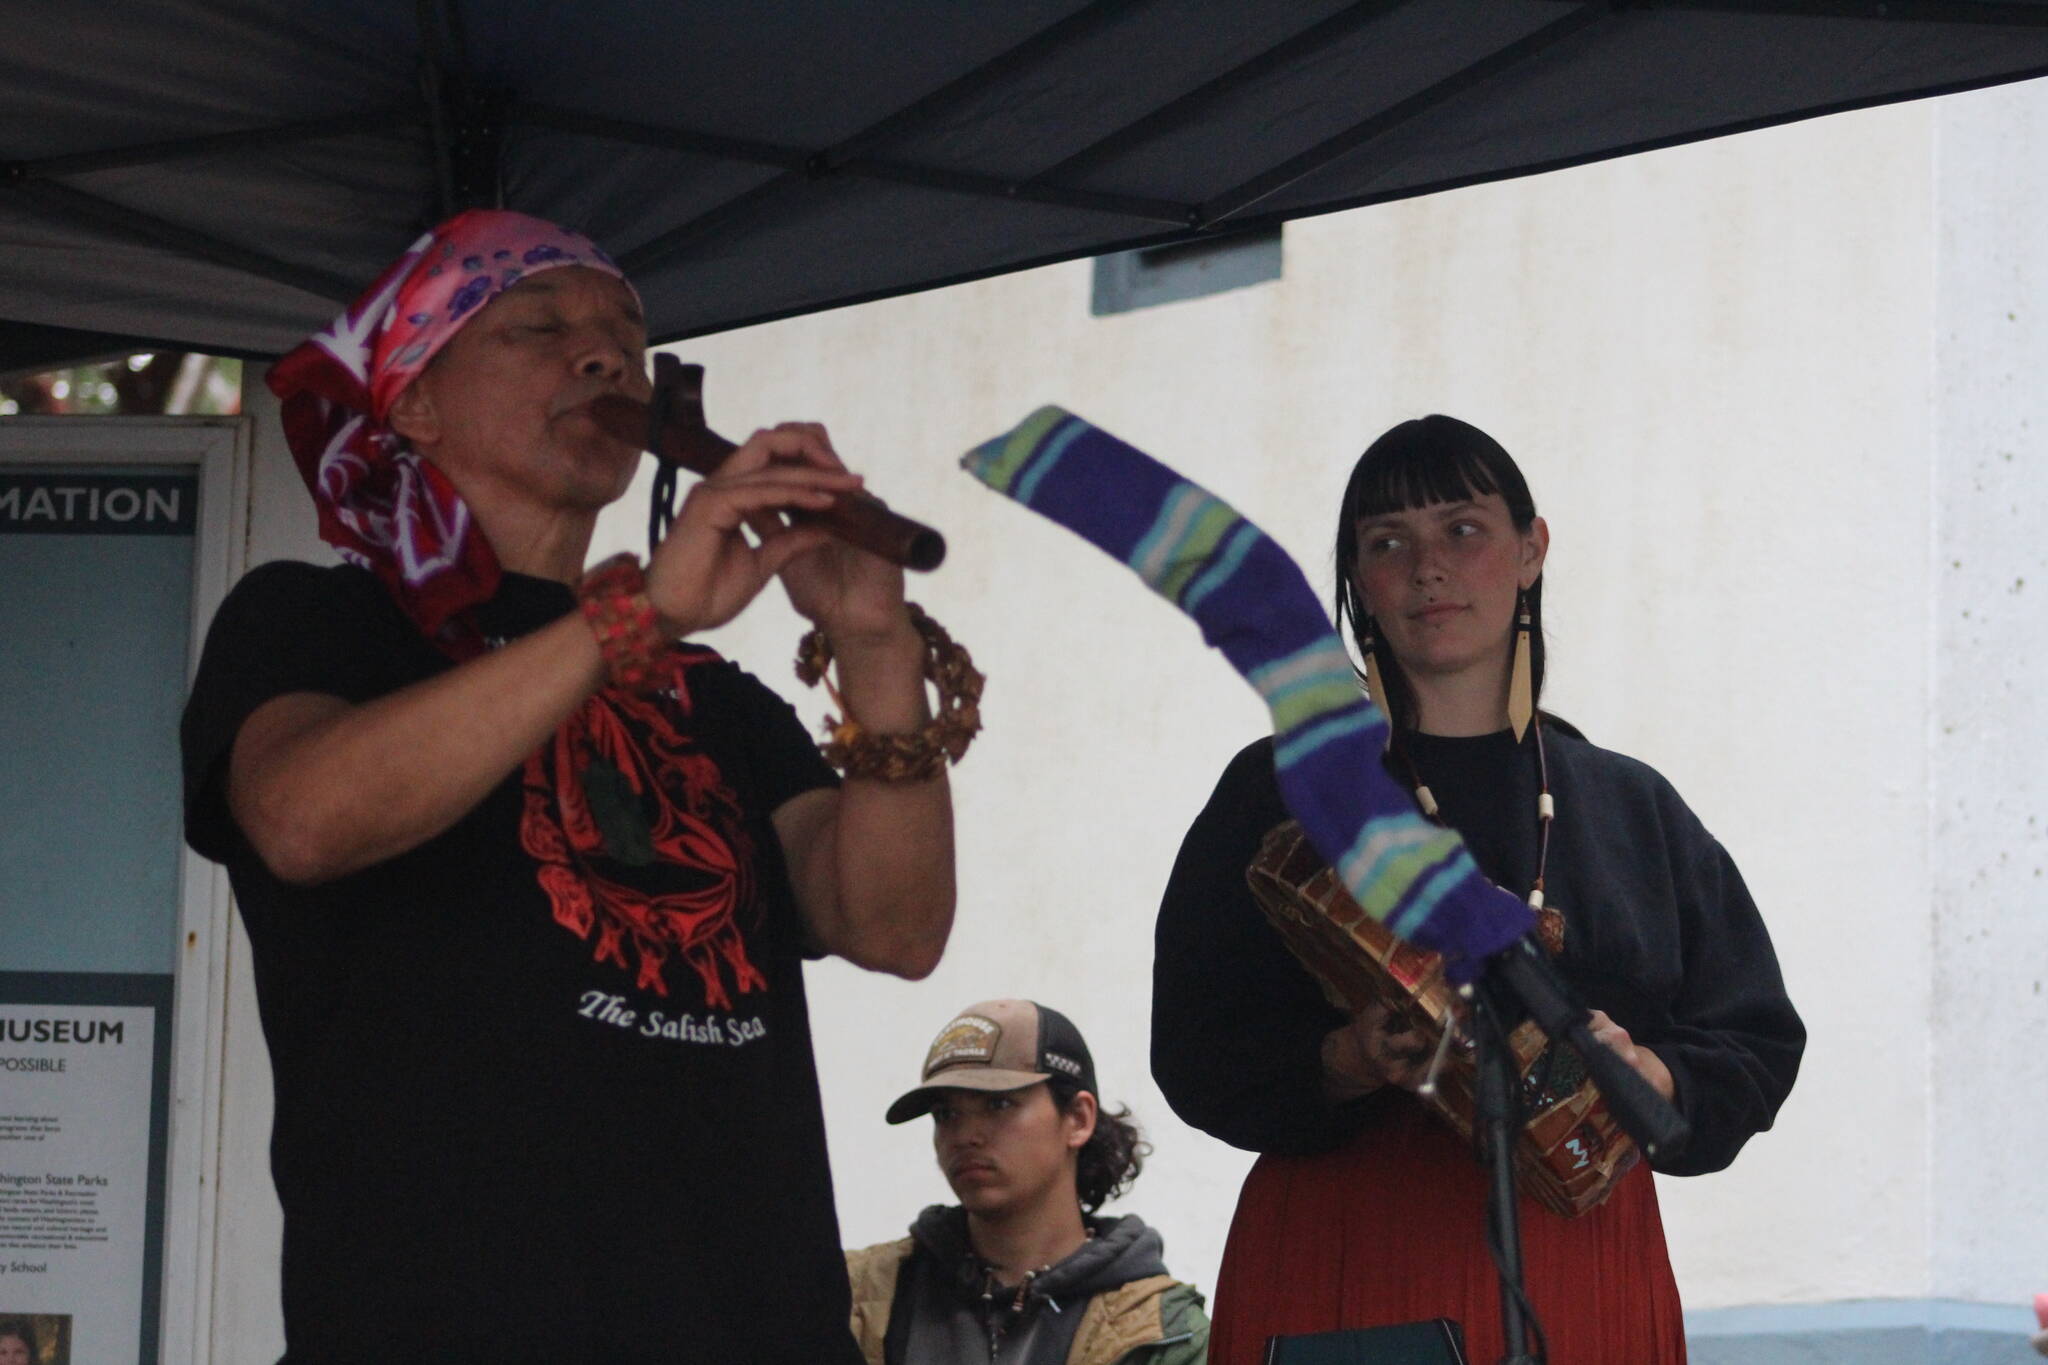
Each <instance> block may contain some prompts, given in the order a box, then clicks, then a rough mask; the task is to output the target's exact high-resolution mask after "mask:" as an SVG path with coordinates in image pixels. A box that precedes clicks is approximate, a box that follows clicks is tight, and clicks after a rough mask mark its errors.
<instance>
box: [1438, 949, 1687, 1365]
mask: <svg viewBox="0 0 2048 1365" xmlns="http://www.w3.org/2000/svg"><path fill="white" fill-rule="evenodd" d="M1460 994H1461V995H1463V996H1464V998H1465V1000H1466V1001H1467V1002H1468V1004H1469V1005H1470V1006H1471V1014H1472V1045H1473V1049H1474V1057H1473V1063H1474V1066H1475V1068H1476V1071H1477V1075H1476V1077H1475V1080H1474V1086H1473V1092H1474V1102H1475V1113H1474V1128H1475V1130H1476V1131H1477V1132H1479V1133H1481V1134H1482V1135H1483V1137H1482V1142H1483V1146H1484V1148H1485V1157H1486V1163H1487V1171H1488V1175H1489V1179H1490V1184H1489V1187H1488V1189H1489V1198H1488V1200H1487V1233H1488V1236H1490V1237H1491V1238H1492V1239H1493V1247H1494V1254H1495V1262H1496V1265H1497V1266H1498V1268H1499V1270H1500V1280H1501V1285H1500V1321H1501V1340H1502V1342H1503V1344H1504V1346H1505V1348H1506V1352H1507V1353H1506V1354H1505V1355H1503V1356H1502V1357H1501V1365H1537V1363H1536V1357H1534V1356H1532V1355H1530V1354H1529V1332H1528V1328H1529V1320H1528V1315H1527V1313H1526V1307H1527V1303H1528V1299H1527V1297H1526V1295H1525V1293H1524V1289H1523V1284H1522V1236H1521V1224H1520V1219H1519V1213H1518V1209H1517V1207H1516V1194H1515V1142H1516V1140H1517V1139H1518V1137H1519V1136H1520V1134H1519V1132H1518V1130H1519V1128H1520V1120H1521V1105H1520V1103H1519V1100H1520V1092H1521V1079H1522V1078H1521V1076H1520V1075H1519V1074H1517V1072H1516V1069H1515V1061H1514V1052H1513V1050H1512V1049H1511V1048H1509V1046H1508V1042H1507V1031H1508V1027H1509V1025H1510V1022H1511V1020H1510V1019H1509V1017H1508V1015H1509V1012H1508V1010H1507V1008H1506V1006H1507V1005H1508V1004H1509V1003H1510V1002H1512V1003H1516V1004H1519V1005H1520V1006H1521V1008H1522V1009H1523V1010H1524V1011H1526V1012H1527V1014H1528V1016H1529V1018H1530V1019H1532V1020H1534V1021H1535V1023H1536V1027H1538V1028H1539V1029H1541V1030H1543V1033H1544V1035H1545V1036H1546V1037H1548V1038H1549V1039H1550V1042H1551V1046H1553V1047H1557V1046H1560V1045H1564V1046H1569V1047H1570V1048H1571V1049H1572V1051H1574V1052H1576V1053H1577V1054H1578V1055H1579V1058H1580V1060H1581V1061H1583V1062H1584V1063H1585V1064H1586V1070H1587V1072H1588V1073H1589V1074H1590V1075H1591V1076H1592V1078H1593V1083H1594V1084H1595V1085H1596V1086H1597V1087H1598V1088H1599V1090H1600V1095H1601V1098H1602V1099H1604V1100H1605V1101H1606V1102H1607V1110H1608V1112H1609V1113H1610V1114H1612V1115H1613V1116H1614V1121H1615V1122H1616V1123H1618V1124H1620V1125H1621V1128H1622V1131H1624V1132H1626V1133H1627V1134H1628V1135H1629V1136H1630V1137H1632V1138H1634V1139H1635V1142H1636V1146H1637V1147H1639V1148H1641V1149H1642V1153H1643V1157H1644V1159H1646V1160H1647V1159H1648V1158H1650V1157H1654V1156H1657V1155H1659V1154H1660V1153H1664V1152H1675V1151H1677V1150H1678V1149H1679V1148H1681V1147H1683V1146H1684V1145H1685V1143H1686V1141H1687V1139H1688V1138H1690V1137H1691V1136H1692V1130H1691V1128H1690V1126H1689V1125H1688V1124H1687V1123H1686V1121H1685V1119H1684V1118H1683V1117H1682V1116H1681V1115H1680V1114H1679V1112H1678V1111H1677V1110H1676V1109H1674V1108H1672V1107H1671V1104H1670V1102H1669V1101H1668V1100H1666V1099H1665V1098H1664V1097H1663V1096H1662V1095H1659V1094H1658V1093H1657V1091H1656V1088H1655V1087H1654V1086H1652V1085H1651V1084H1650V1083H1649V1082H1648V1081H1646V1080H1644V1079H1643V1078H1642V1076H1641V1075H1640V1074H1638V1073H1637V1071H1636V1069H1635V1068H1634V1067H1632V1066H1630V1065H1629V1064H1628V1063H1627V1062H1625V1061H1623V1060H1622V1059H1621V1056H1620V1054H1618V1053H1616V1052H1615V1051H1614V1050H1613V1049H1612V1048H1610V1047H1607V1046H1606V1045H1605V1044H1603V1043H1600V1042H1597V1041H1595V1039H1594V1037H1593V1031H1592V1029H1591V1028H1589V1027H1588V1024H1589V1022H1590V1021H1591V1019H1592V1014H1591V1012H1590V1011H1588V1010H1587V1009H1586V1007H1585V1006H1584V1005H1581V1004H1580V1003H1579V1002H1578V1001H1577V1000H1575V999H1573V997H1572V994H1571V991H1570V989H1569V988H1568V987H1567V986H1566V985H1565V984H1564V979H1563V978H1562V977H1561V976H1559V974H1558V971H1557V967H1556V965H1555V964H1554V963H1552V962H1551V960H1550V956H1549V954H1547V953H1545V952H1544V951H1543V949H1542V948H1541V947H1540V946H1539V945H1538V944H1537V943H1536V941H1535V940H1534V939H1533V938H1523V939H1521V940H1520V941H1519V942H1517V943H1516V944H1515V945H1514V946H1513V947H1511V948H1509V949H1507V950H1506V951H1505V952H1502V953H1499V954H1497V955H1495V956H1494V957H1492V958H1490V959H1489V960H1488V962H1487V966H1486V970H1485V972H1484V973H1482V974H1481V976H1480V979H1479V981H1478V982H1477V983H1476V984H1475V985H1471V986H1466V987H1464V988H1462V990H1461V992H1460Z"/></svg>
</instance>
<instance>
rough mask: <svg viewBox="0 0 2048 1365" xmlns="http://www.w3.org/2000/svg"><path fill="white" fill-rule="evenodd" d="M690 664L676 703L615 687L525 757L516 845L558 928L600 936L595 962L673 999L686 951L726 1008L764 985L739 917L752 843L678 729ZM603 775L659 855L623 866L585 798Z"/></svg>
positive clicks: (747, 894) (716, 1002) (714, 1000)
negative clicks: (625, 794)
mask: <svg viewBox="0 0 2048 1365" xmlns="http://www.w3.org/2000/svg"><path fill="white" fill-rule="evenodd" d="M714 657H715V656H714ZM687 663H688V660H687V658H686V657H678V659H677V661H676V667H675V693H674V695H673V696H672V697H671V696H669V695H668V694H666V693H664V694H661V695H657V696H640V695H635V694H632V693H628V692H622V691H618V690H615V689H613V688H605V689H604V690H603V691H601V692H599V693H597V695H595V696H593V697H591V698H590V699H589V700H588V701H586V702H584V703H583V705H582V706H581V707H579V708H578V709H577V711H576V713H575V714H574V715H572V716H571V717H569V719H568V720H567V721H565V722H563V724H562V726H561V728H560V729H559V730H557V731H556V732H555V735H554V738H553V739H552V740H551V741H549V742H548V743H547V744H546V745H544V746H542V748H541V749H540V750H538V751H537V752H536V753H534V754H533V755H532V756H530V757H529V758H528V759H527V760H526V771H525V784H526V802H525V811H524V814H523V816H522V818H521V820H520V826H519V841H520V844H521V846H522V847H524V848H525V850H526V852H527V853H528V854H529V855H530V856H532V857H533V858H535V859H537V860H538V861H539V863H540V867H539V870H538V876H539V879H540V884H541V888H542V889H543V890H545V891H546V892H547V894H548V899H549V900H550V901H551V902H552V903H553V906H554V914H555V922H556V923H558V924H560V925H562V926H563V927H565V928H567V929H569V930H571V931H572V932H574V933H575V934H576V936H577V937H579V938H583V939H589V938H591V937H592V935H593V933H594V934H595V936H596V940H597V941H596V946H595V948H594V951H593V955H594V956H595V957H596V959H597V960H598V961H600V962H612V963H616V964H617V965H618V966H619V967H621V968H624V969H626V970H631V971H635V985H636V986H638V987H639V988H640V989H642V990H651V991H653V992H655V993H656V994H658V995H667V994H668V982H667V979H666V969H667V967H668V963H669V960H670V958H671V957H672V956H674V955H678V954H679V955H680V956H681V957H682V958H683V960H684V961H686V962H688V963H689V964H690V966H691V967H693V968H695V969H696V972H697V976H698V978H699V979H700V980H701V981H702V982H703V984H704V1003H705V1004H706V1005H707V1006H709V1007H710V1008H713V1009H730V1008H731V1007H732V995H731V993H730V992H729V991H728V989H727V981H728V980H730V982H731V987H732V990H736V991H738V992H739V993H741V994H746V993H748V992H750V991H756V990H764V989H766V988H767V985H768V980H767V978H766V977H765V976H763V975H762V974H761V972H760V970H759V969H758V968H756V967H755V966H754V964H753V963H752V962H751V961H750V960H749V959H748V957H747V949H746V941H745V939H744V937H743V936H742V934H741V929H740V923H739V912H740V911H741V910H742V909H743V908H745V909H751V908H752V907H753V906H754V904H755V899H754V848H753V840H752V839H751V838H750V837H749V836H748V834H747V830H746V824H745V817H744V816H743V814H742V813H741V810H740V804H739V800H738V798H737V797H735V796H734V795H733V793H732V791H731V789H730V788H728V787H727V786H726V784H725V779H724V775H723V774H722V773H720V772H719V770H718V765H717V764H716V763H714V762H713V761H712V760H711V757H710V756H709V755H708V754H706V753H704V752H703V750H702V749H700V748H699V747H698V745H697V742H696V740H695V738H694V737H693V736H691V735H690V734H689V733H687V732H686V731H684V730H683V729H681V728H679V727H678V725H677V718H678V714H680V715H681V717H683V718H687V717H688V714H689V710H690V701H689V691H688V688H687V687H686V686H685V684H684V681H683V675H684V672H685V669H686V667H687ZM595 770H604V771H606V773H607V775H608V776H610V779H611V781H613V782H615V783H616V782H618V781H619V778H620V776H622V777H623V785H624V786H625V787H626V788H627V789H629V790H630V792H631V794H632V797H633V798H636V799H635V802H634V803H635V804H636V805H637V808H638V814H639V816H640V817H642V818H644V820H645V824H646V830H645V833H646V836H647V845H648V849H647V850H646V851H651V853H652V855H653V856H652V858H651V860H650V859H646V858H645V857H644V851H643V855H642V856H640V857H635V858H632V859H631V860H627V859H622V858H621V857H620V856H619V852H620V851H619V850H618V849H617V848H616V847H614V846H609V845H608V844H607V841H606V837H605V833H606V831H605V829H604V827H603V825H602V823H601V820H600V816H599V815H598V814H595V813H593V801H592V794H591V791H589V790H587V789H586V785H587V784H586V781H585V777H586V775H587V774H590V773H592V772H593V771H595ZM614 774H615V775H616V776H614ZM590 785H595V784H594V783H592V784H590ZM614 843H616V836H615V839H614ZM636 864H644V865H636ZM629 943H630V944H631V945H632V949H633V954H634V956H635V957H636V958H637V959H638V961H637V968H636V964H635V963H633V962H629V961H628V959H627V953H626V948H627V945H628V944H629Z"/></svg>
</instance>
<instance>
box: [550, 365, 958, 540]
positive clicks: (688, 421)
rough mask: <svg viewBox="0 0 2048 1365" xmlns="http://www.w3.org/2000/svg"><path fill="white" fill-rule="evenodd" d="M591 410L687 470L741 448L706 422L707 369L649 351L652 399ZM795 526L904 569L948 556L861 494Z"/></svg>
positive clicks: (706, 470)
mask: <svg viewBox="0 0 2048 1365" xmlns="http://www.w3.org/2000/svg"><path fill="white" fill-rule="evenodd" d="M590 415H591V417H592V418H593V419H595V420H596V422H597V423H598V425H600V426H602V427H603V428H604V429H605V430H607V431H609V432H611V434H612V435H614V436H616V437H618V438H619V439H620V440H622V441H631V442H633V443H634V444H636V445H638V446H640V447H641V448H643V449H645V450H647V451H648V452H649V453H651V454H652V455H653V456H654V457H655V458H656V459H658V460H664V461H667V462H669V463H671V464H675V465H680V466H681V467H682V468H684V469H687V470H690V471H691V472H692V473H695V474H700V475H706V476H708V475H710V474H712V473H714V472H715V471H716V470H717V469H718V467H719V466H720V465H721V464H724V463H725V459H726V457H727V456H728V455H730V454H732V453H733V451H735V450H737V449H739V447H738V446H737V445H736V444H734V443H733V442H731V441H728V440H726V439H725V437H723V436H720V435H719V434H718V433H717V432H715V431H713V430H712V429H711V428H710V426H709V425H707V424H706V422H705V420H704V367H703V366H702V365H685V364H684V363H683V362H681V361H679V360H677V359H676V358H675V357H674V356H672V355H668V354H665V353H664V354H657V355H656V356H655V357H654V397H653V399H652V401H650V402H646V403H642V402H641V401H640V400H638V399H636V398H628V397H626V396H625V395H624V394H609V393H608V394H605V395H603V396H602V397H599V398H595V399H593V400H591V404H590ZM787 515H788V516H789V519H790V520H791V521H792V522H795V523H796V524H798V525H813V526H819V527H822V528H824V529H825V530H826V531H829V532H830V533H831V534H833V535H835V536H837V537H838V538H839V539H841V540H843V541H845V542H846V543H847V544H849V545H854V546H858V547H859V548H861V549H863V550H866V551H868V552H869V553H870V554H876V555H880V556H881V557H882V558H884V559H886V560H889V561H890V562H892V563H895V564H901V565H902V566H903V567H904V568H906V569H916V570H918V571H920V572H925V573H929V572H930V571H931V570H933V569H936V568H938V567H939V565H940V564H942V563H944V562H945V558H946V538H945V537H944V536H942V535H940V534H939V532H938V531H937V530H935V529H934V528H932V527H930V526H927V525H925V524H924V523H923V522H921V521H912V520H911V519H910V518H909V517H906V516H902V515H899V514H898V513H895V512H891V511H890V510H889V509H888V508H886V507H884V506H883V505H882V504H881V503H880V502H879V501H877V500H876V499H874V498H872V497H870V496H868V495H867V494H865V493H843V494H841V495H839V498H838V500H837V501H835V502H834V503H833V504H832V505H831V506H830V507H827V508H825V509H823V510H822V511H816V512H813V511H792V512H790V513H788V514H787Z"/></svg>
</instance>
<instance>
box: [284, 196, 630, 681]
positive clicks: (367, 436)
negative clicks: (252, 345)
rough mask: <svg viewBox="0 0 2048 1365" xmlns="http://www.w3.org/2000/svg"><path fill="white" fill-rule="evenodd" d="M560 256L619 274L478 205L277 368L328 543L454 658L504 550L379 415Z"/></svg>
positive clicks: (424, 242) (606, 262) (538, 224)
mask: <svg viewBox="0 0 2048 1365" xmlns="http://www.w3.org/2000/svg"><path fill="white" fill-rule="evenodd" d="M565 265H580V266H586V267H588V268H590V269H592V270H601V271H603V272H604V273H605V274H607V275H611V276H613V277H614V278H616V279H619V280H621V281H624V279H625V276H624V275H623V274H621V273H620V271H619V268H618V266H616V265H614V264H612V259H611V257H609V256H607V255H605V254H604V252H603V251H602V250H600V249H599V248H598V246H597V245H596V244H595V243H593V242H592V241H591V240H590V239H589V238H587V237H584V236H583V235H581V234H580V233H575V232H570V231H568V230H567V229H566V228H559V227H556V226H555V225H554V224H552V223H545V222H542V221H541V220H540V219H538V218H529V217H527V216H526V215H525V214H523V213H511V212H507V211H506V210H503V209H470V210H468V211H467V212H465V213H461V214H458V215H456V216H455V217H453V218H450V219H449V220H448V221H447V222H445V223H443V224H441V226H439V227H437V228H435V229H434V230H433V231H432V232H430V233H428V234H427V235H426V236H424V237H422V238H420V239H419V240H418V241H417V242H414V243H413V244H412V249H411V250H409V251H407V252H406V253H405V255H403V256H401V257H399V258H398V260H397V261H395V262H393V263H392V264H391V266H390V267H389V268H388V269H386V270H385V272H384V273H383V274H382V275H381V276H379V277H378V279H377V282H376V283H375V284H373V285H371V286H370V287H369V289H368V290H367V291H366V292H365V293H364V294H363V296H362V297H361V298H359V299H357V300H356V301H355V303H354V304H352V305H351V306H350V307H349V310H348V311H347V312H345V313H343V314H342V315H341V316H340V317H338V318H336V319H335V320H334V321H333V323H331V324H330V325H329V326H328V328H327V329H326V330H325V331H323V332H321V333H319V334H318V335H316V336H313V337H311V338H309V339H307V340H306V341H305V342H303V343H301V344H300V345H299V346H298V347H297V348H296V349H294V350H293V351H292V352H291V353H290V354H288V355H286V356H285V357H284V358H283V359H282V360H280V361H278V362H277V364H276V365H275V366H273V367H272V368H271V371H270V388H271V391H272V392H274V393H275V394H276V395H277V396H278V399H279V400H280V403H281V404H282V416H283V419H284V434H285V441H286V443H287V444H289V445H290V446H291V451H292V458H293V459H294V460H295V461H297V463H298V466H299V474H300V476H301V477H303V478H304V479H305V481H306V487H307V488H309V489H310V490H312V493H313V501H314V502H315V504H317V505H318V507H319V511H320V538H321V539H322V540H324V541H326V542H327V543H328V544H329V545H332V546H333V547H334V548H335V549H336V550H338V551H340V552H341V557H342V558H343V559H345V560H348V561H349V562H350V563H352V564H359V565H361V566H362V567H363V568H366V569H368V570H370V571H371V572H372V573H374V574H376V575H377V577H378V578H379V579H380V580H382V582H383V583H384V586H385V588H386V589H387V590H389V591H390V593H391V595H392V597H393V598H395V599H396V600H397V602H398V604H399V606H400V607H402V608H404V610H405V613H406V615H408V616H410V617H411V618H412V619H413V621H414V623H416V624H417V625H418V626H419V628H420V630H421V632H422V633H423V634H425V635H426V636H427V638H428V639H430V640H433V641H434V642H435V643H436V644H438V645H440V646H441V647H442V648H444V649H447V650H449V651H450V652H451V653H455V654H458V655H467V654H469V653H472V652H474V651H475V649H476V648H478V647H479V645H480V643H481V642H480V641H478V640H476V639H475V632H474V631H473V630H471V629H470V628H468V627H467V625H466V623H464V622H463V621H462V620H461V619H460V618H461V615H462V613H463V612H465V611H466V610H468V609H469V608H470V607H473V606H475V605H476V604H477V603H479V602H484V601H487V600H489V598H490V597H491V595H492V594H493V593H495V592H496V591H497V590H498V572H499V570H498V559H497V556H496V555H495V554H493V553H492V552H491V547H490V543H489V542H488V541H486V540H485V539H484V536H483V532H482V531H481V530H480V529H479V528H478V527H477V525H476V522H475V519H474V518H473V517H471V515H470V512H469V508H468V507H467V506H466V505H464V503H463V501H462V498H461V495H459V494H458V493H457V492H456V491H455V485H454V484H452V483H450V482H449V481H448V478H447V476H446V475H444V474H443V473H442V472H441V471H440V470H438V469H436V468H434V466H433V464H432V462H431V461H428V460H424V459H421V458H420V456H419V455H418V454H416V453H415V452H414V451H412V450H411V449H410V448H409V447H407V446H406V444H405V441H404V439H403V438H402V437H400V436H399V435H398V434H397V433H396V432H394V431H392V430H391V428H390V427H388V426H386V425H385V422H384V418H385V414H387V413H388V412H390V410H391V405H392V403H394V402H395V401H397V398H398V395H399V394H401V393H403V392H405V388H406V386H407V385H408V384H410V383H412V381H413V380H414V379H416V378H417V377H418V376H419V373H420V371H422V370H424V369H425V368H426V367H427V363H428V362H429V361H431V360H432V359H433V358H434V356H435V355H436V354H437V353H438V352H439V351H440V349H441V348H442V347H443V346H446V345H447V344H448V342H449V341H450V340H451V339H452V338H453V337H454V336H455V334H456V333H457V332H459V331H461V330H462V328H463V327H464V326H465V325H466V324H467V323H468V322H469V321H470V319H472V318H474V317H476V316H477V314H479V313H481V312H482V311H483V309H484V305H485V304H487V303H489V302H490V301H491V300H492V299H494V298H496V297H497V296H498V295H499V294H502V293H504V292H505V291H506V290H507V289H510V288H511V287H512V286H513V285H515V284H517V283H518V282H519V281H520V280H522V279H524V278H526V277H527V276H528V275H532V274H535V273H537V272H539V271H542V270H552V269H554V268H556V267H557V266H565ZM629 287H630V286H629Z"/></svg>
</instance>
